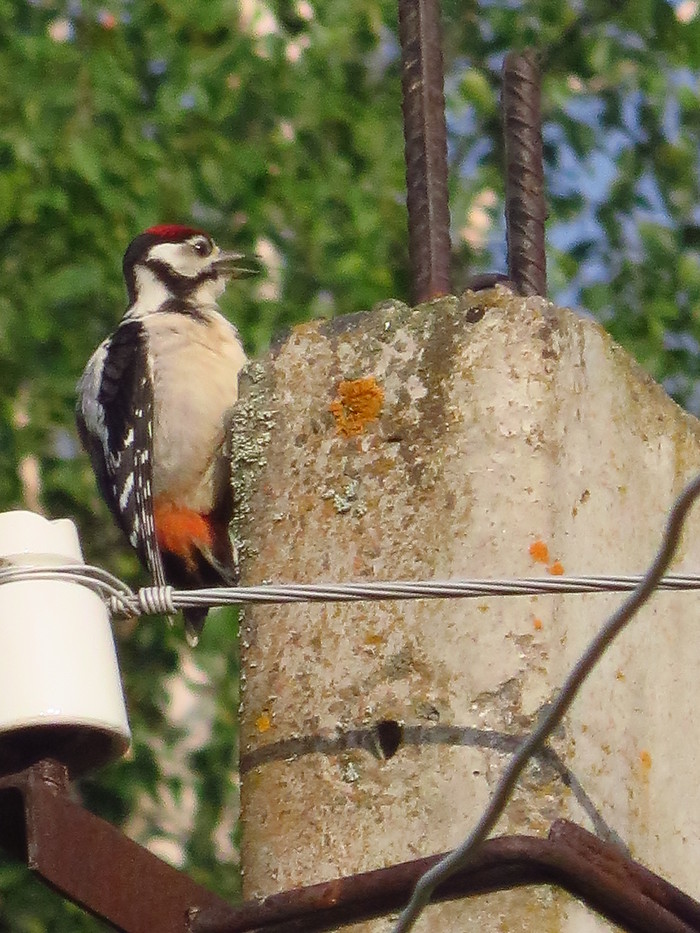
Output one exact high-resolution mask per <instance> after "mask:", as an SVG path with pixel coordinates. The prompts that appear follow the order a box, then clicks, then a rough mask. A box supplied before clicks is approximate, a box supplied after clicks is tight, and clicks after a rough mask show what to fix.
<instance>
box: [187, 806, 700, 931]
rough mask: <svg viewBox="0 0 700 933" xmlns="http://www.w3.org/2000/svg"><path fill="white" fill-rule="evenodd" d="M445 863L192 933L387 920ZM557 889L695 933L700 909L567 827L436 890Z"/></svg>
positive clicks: (358, 881) (623, 922) (625, 925)
mask: <svg viewBox="0 0 700 933" xmlns="http://www.w3.org/2000/svg"><path fill="white" fill-rule="evenodd" d="M439 859H440V856H438V855H436V856H431V857H429V858H421V859H415V860H414V861H411V862H403V863H401V864H399V865H393V866H392V867H391V868H380V869H377V870H376V871H370V872H363V873H362V874H358V875H352V876H349V877H346V878H337V879H335V880H334V881H328V882H324V883H322V884H315V885H310V886H309V887H305V888H297V889H295V890H293V891H286V892H284V893H282V894H273V895H271V896H270V897H267V898H265V899H264V900H261V901H250V902H248V903H246V904H242V905H241V906H240V907H237V908H230V909H229V910H228V911H225V910H224V911H221V910H217V909H214V910H201V911H199V912H198V913H197V915H196V916H194V917H193V919H192V923H191V927H190V931H191V933H245V931H252V930H257V931H259V933H263V931H264V933H292V931H305V933H313V931H321V930H331V929H335V928H337V927H339V926H345V925H348V924H351V923H356V922H358V921H361V920H368V919H371V918H372V917H378V916H381V915H385V914H387V913H390V912H392V911H394V910H396V908H397V907H398V906H399V905H400V904H402V903H403V902H404V901H405V899H406V897H407V895H408V893H409V892H410V891H411V889H412V887H413V885H414V884H415V882H416V880H417V879H418V878H419V877H420V876H421V875H422V874H423V873H424V872H425V871H426V870H428V869H429V868H430V867H431V866H433V865H435V864H437V862H438V861H439ZM543 883H554V884H558V885H560V886H561V887H563V888H564V889H566V890H568V891H570V892H571V893H573V894H575V895H576V896H577V897H582V898H583V899H584V900H585V901H586V903H587V904H589V905H590V906H591V907H593V908H594V909H596V910H598V911H599V912H600V913H601V914H602V915H603V916H604V917H607V918H608V919H609V920H612V921H613V922H614V923H617V924H618V925H619V926H620V927H621V928H622V929H623V930H627V931H630V933H692V931H696V933H697V930H698V929H700V904H698V903H696V902H695V901H693V900H692V899H691V898H689V897H687V895H685V894H683V893H682V892H681V891H678V889H677V888H674V887H673V885H670V884H668V882H666V881H664V880H663V879H661V878H659V877H658V876H656V875H654V874H653V873H652V872H650V871H648V870H647V869H645V868H643V867H642V866H641V865H638V864H637V863H636V862H632V861H631V860H630V859H628V858H626V857H625V856H624V855H623V854H621V853H620V852H619V851H618V850H617V849H616V848H615V847H614V846H612V845H610V844H609V843H605V842H602V841H601V840H600V839H597V838H596V837H595V836H593V835H592V834H591V833H589V832H587V831H586V830H585V829H582V828H581V827H579V826H576V825H575V824H571V823H568V822H567V821H565V820H559V821H557V822H556V823H555V824H554V825H553V827H552V831H551V832H550V836H549V838H548V839H542V838H538V837H535V836H502V837H500V838H496V839H489V840H488V841H487V842H485V843H484V845H483V847H482V848H481V849H480V850H479V852H478V853H477V854H476V855H475V858H474V860H473V862H472V863H471V864H470V865H469V866H468V867H467V868H464V869H462V870H461V871H460V872H459V873H458V874H456V875H453V876H452V877H451V878H450V879H449V881H447V882H446V883H445V884H443V885H441V886H440V887H439V888H438V889H437V890H436V892H435V893H436V900H447V899H455V898H458V897H464V896H468V895H472V894H483V893H486V892H488V891H496V890H501V889H503V888H510V887H515V886H521V885H525V884H543Z"/></svg>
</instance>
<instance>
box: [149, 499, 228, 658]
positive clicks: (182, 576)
mask: <svg viewBox="0 0 700 933" xmlns="http://www.w3.org/2000/svg"><path fill="white" fill-rule="evenodd" d="M156 528H157V531H158V539H159V544H160V547H161V554H162V557H163V567H164V569H165V576H166V578H167V580H168V581H169V582H170V583H171V584H172V585H173V586H175V587H177V588H178V589H190V590H196V589H202V588H204V587H214V586H235V585H236V584H237V583H238V578H239V573H238V564H237V561H236V559H235V555H234V550H233V544H232V542H231V538H230V536H229V532H228V522H227V521H226V520H225V519H222V518H220V517H219V516H217V515H215V514H214V513H210V514H208V515H199V514H198V513H194V512H189V510H187V511H186V510H184V509H178V510H177V511H176V512H175V511H173V513H172V514H171V515H170V516H168V517H167V519H166V520H165V521H164V516H163V515H162V514H161V516H160V521H159V516H158V515H157V516H156ZM182 529H185V531H184V532H183V531H182ZM207 612H208V609H207V607H206V606H194V607H190V608H188V609H184V610H183V616H184V619H185V634H186V636H187V641H188V643H189V644H190V645H191V646H194V645H196V644H197V642H198V641H199V636H200V634H201V632H202V629H203V627H204V622H205V620H206V617H207Z"/></svg>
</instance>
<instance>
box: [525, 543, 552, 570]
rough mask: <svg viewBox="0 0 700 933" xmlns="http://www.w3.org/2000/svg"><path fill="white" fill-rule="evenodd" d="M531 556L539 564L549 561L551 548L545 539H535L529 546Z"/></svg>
mask: <svg viewBox="0 0 700 933" xmlns="http://www.w3.org/2000/svg"><path fill="white" fill-rule="evenodd" d="M529 551H530V557H531V558H532V559H533V560H536V561H537V563H538V564H547V563H549V548H548V547H547V545H546V544H545V543H544V541H539V540H538V541H533V542H532V544H531V545H530V547H529Z"/></svg>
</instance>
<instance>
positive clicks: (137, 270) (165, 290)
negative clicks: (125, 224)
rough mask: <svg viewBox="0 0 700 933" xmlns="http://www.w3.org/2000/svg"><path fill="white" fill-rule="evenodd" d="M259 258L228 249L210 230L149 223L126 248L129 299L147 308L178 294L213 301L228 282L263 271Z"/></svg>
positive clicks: (195, 300) (201, 302) (187, 298)
mask: <svg viewBox="0 0 700 933" xmlns="http://www.w3.org/2000/svg"><path fill="white" fill-rule="evenodd" d="M255 266H256V263H255V260H253V259H251V258H250V257H246V256H244V255H243V254H242V253H230V252H224V251H223V250H221V249H219V247H218V246H217V245H216V243H215V242H214V241H213V240H212V238H211V237H210V236H209V234H208V233H204V232H203V231H202V230H196V229H194V228H193V227H182V226H180V225H178V224H162V225H160V226H157V227H149V228H148V230H146V231H145V232H144V233H141V234H139V236H137V237H136V239H134V240H132V241H131V243H130V244H129V247H128V249H127V251H126V253H125V254H124V263H123V269H124V279H125V280H126V287H127V291H128V292H129V305H130V306H134V305H136V304H137V303H138V305H140V306H141V307H142V309H143V312H144V313H147V312H148V311H149V310H156V309H157V308H159V307H160V306H161V305H162V304H163V302H164V301H167V300H168V299H171V298H178V299H181V300H183V301H187V302H191V303H192V304H194V305H197V306H200V305H212V304H214V303H215V302H216V299H217V298H218V297H219V295H220V294H221V293H222V292H223V290H224V288H225V287H226V282H227V281H228V280H229V279H232V278H243V277H244V276H248V275H254V274H255V273H256V272H257V268H256V267H255Z"/></svg>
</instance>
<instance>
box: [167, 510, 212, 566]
mask: <svg viewBox="0 0 700 933" xmlns="http://www.w3.org/2000/svg"><path fill="white" fill-rule="evenodd" d="M153 518H154V521H155V525H156V539H157V541H158V547H159V548H160V549H161V551H170V553H171V554H177V555H178V556H179V557H183V558H185V560H189V559H190V558H191V554H192V548H193V547H194V546H197V547H199V548H202V549H206V550H211V548H212V546H213V541H214V533H213V529H212V527H211V523H210V521H209V517H208V516H207V515H200V514H199V512H193V511H192V510H191V509H184V508H182V507H181V506H177V505H173V503H172V502H163V501H160V502H156V503H155V505H154V508H153Z"/></svg>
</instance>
